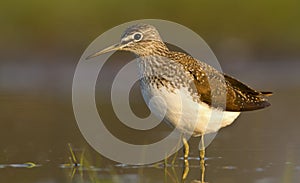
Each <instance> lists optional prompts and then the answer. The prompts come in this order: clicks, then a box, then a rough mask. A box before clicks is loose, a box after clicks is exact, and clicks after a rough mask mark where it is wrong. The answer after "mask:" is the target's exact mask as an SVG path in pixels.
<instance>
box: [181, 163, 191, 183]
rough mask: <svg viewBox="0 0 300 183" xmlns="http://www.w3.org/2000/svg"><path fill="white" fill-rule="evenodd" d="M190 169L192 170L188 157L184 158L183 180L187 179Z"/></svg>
mask: <svg viewBox="0 0 300 183" xmlns="http://www.w3.org/2000/svg"><path fill="white" fill-rule="evenodd" d="M189 171H190V165H189V161H188V160H187V159H184V170H183V172H182V180H183V181H184V180H185V179H186V177H187V175H188V174H189Z"/></svg>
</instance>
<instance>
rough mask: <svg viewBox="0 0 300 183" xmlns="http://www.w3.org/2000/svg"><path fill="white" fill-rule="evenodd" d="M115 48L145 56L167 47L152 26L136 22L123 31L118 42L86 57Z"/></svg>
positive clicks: (164, 49) (114, 49) (165, 49)
mask: <svg viewBox="0 0 300 183" xmlns="http://www.w3.org/2000/svg"><path fill="white" fill-rule="evenodd" d="M117 50H124V51H130V52H133V53H135V54H136V55H139V56H146V55H152V54H157V53H160V52H165V51H167V50H168V48H167V47H166V45H165V44H164V42H163V41H162V39H161V37H160V35H159V33H158V31H157V30H156V28H155V27H154V26H152V25H149V24H137V25H133V26H131V27H129V28H127V29H126V30H125V31H124V33H123V35H122V36H121V40H120V42H119V43H117V44H114V45H112V46H109V47H107V48H105V49H103V50H101V51H99V52H96V53H94V54H92V55H90V56H89V57H87V59H90V58H93V57H96V56H98V55H101V54H104V53H107V52H111V51H117Z"/></svg>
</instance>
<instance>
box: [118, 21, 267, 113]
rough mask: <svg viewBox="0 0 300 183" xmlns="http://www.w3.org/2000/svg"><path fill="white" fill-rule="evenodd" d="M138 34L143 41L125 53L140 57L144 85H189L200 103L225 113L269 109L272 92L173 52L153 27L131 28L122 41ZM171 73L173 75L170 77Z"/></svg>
mask: <svg viewBox="0 0 300 183" xmlns="http://www.w3.org/2000/svg"><path fill="white" fill-rule="evenodd" d="M143 31H144V32H143ZM136 32H141V33H142V34H143V35H144V37H143V39H142V40H141V41H139V42H134V41H132V42H129V44H126V46H124V47H122V50H126V51H131V52H134V53H135V54H137V55H138V56H139V57H140V59H141V61H140V62H139V65H140V66H141V65H142V66H141V67H142V69H141V73H143V74H144V76H143V77H144V79H143V80H144V81H143V82H147V84H151V85H157V87H161V86H162V85H165V86H166V87H177V88H180V87H182V86H183V85H185V86H187V85H189V86H190V91H191V94H192V95H195V94H196V95H197V96H198V99H200V100H201V101H202V102H205V103H207V104H208V105H210V106H211V107H215V108H223V109H224V110H226V111H251V110H256V109H262V108H265V107H267V106H269V105H270V103H269V102H268V101H267V99H266V97H267V96H269V95H271V94H272V93H271V92H260V91H257V90H254V89H252V88H250V87H249V86H247V85H245V84H243V83H242V82H240V81H238V80H237V79H235V78H233V77H231V76H228V75H226V74H224V73H221V72H219V71H218V70H216V69H215V68H213V67H211V66H210V65H208V64H206V63H204V62H201V61H198V60H196V59H194V58H193V57H191V56H190V55H187V54H185V53H182V52H174V51H170V50H169V49H168V48H167V46H166V45H165V44H164V42H163V41H162V39H161V38H160V36H159V33H158V31H157V30H156V29H155V28H154V27H153V26H151V25H147V24H141V25H134V26H132V27H129V28H128V29H127V30H126V32H125V33H124V34H123V36H122V38H128V37H130V36H131V35H132V34H135V33H136ZM177 63H178V64H177ZM166 73H167V74H166ZM168 73H173V75H172V76H171V77H167V76H166V75H168ZM174 73H175V74H174ZM150 75H151V76H150ZM153 75H155V77H153ZM191 81H192V83H191ZM225 97H226V99H225V100H224V98H225ZM198 99H196V98H195V100H198Z"/></svg>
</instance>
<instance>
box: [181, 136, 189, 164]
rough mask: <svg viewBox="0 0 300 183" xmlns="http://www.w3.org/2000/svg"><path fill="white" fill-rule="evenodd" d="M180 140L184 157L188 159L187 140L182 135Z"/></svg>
mask: <svg viewBox="0 0 300 183" xmlns="http://www.w3.org/2000/svg"><path fill="white" fill-rule="evenodd" d="M182 142H183V145H184V156H183V157H184V159H188V157H189V152H190V147H189V143H188V141H187V140H186V138H185V137H184V136H182Z"/></svg>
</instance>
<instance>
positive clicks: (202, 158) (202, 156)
mask: <svg viewBox="0 0 300 183" xmlns="http://www.w3.org/2000/svg"><path fill="white" fill-rule="evenodd" d="M200 167H201V183H204V177H205V144H204V135H202V136H201V147H200Z"/></svg>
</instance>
